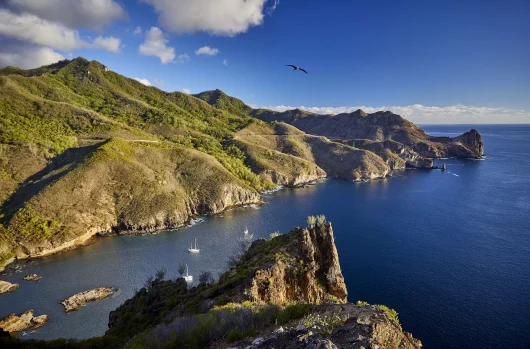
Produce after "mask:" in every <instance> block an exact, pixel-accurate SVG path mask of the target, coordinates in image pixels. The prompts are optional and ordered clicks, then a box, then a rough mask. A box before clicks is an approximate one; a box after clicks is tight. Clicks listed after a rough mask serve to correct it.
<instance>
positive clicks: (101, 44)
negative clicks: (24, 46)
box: [0, 9, 120, 52]
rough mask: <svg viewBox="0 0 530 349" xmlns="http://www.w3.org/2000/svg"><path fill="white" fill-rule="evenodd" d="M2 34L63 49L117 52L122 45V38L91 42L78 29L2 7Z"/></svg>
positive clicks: (100, 39) (98, 39) (0, 23)
mask: <svg viewBox="0 0 530 349" xmlns="http://www.w3.org/2000/svg"><path fill="white" fill-rule="evenodd" d="M0 35H4V36H7V37H11V38H15V39H17V40H21V41H25V42H28V43H32V44H37V45H42V46H47V47H50V48H54V49H58V50H63V51H71V50H75V49H78V48H99V49H104V50H108V51H111V52H117V51H119V47H120V39H117V38H114V37H106V38H104V37H97V38H96V40H94V42H93V43H91V42H89V41H86V40H83V39H81V37H80V36H79V33H78V32H77V30H72V29H70V28H67V27H65V26H63V25H61V24H58V23H54V22H50V21H47V20H44V19H41V18H39V17H37V16H35V15H32V14H28V13H22V14H16V13H13V12H11V11H8V10H6V9H0Z"/></svg>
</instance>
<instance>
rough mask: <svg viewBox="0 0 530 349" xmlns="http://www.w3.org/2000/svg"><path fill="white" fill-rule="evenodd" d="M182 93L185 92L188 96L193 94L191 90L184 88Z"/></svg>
mask: <svg viewBox="0 0 530 349" xmlns="http://www.w3.org/2000/svg"><path fill="white" fill-rule="evenodd" d="M181 91H182V92H184V93H185V94H187V95H190V94H191V90H190V89H188V88H183V89H182V90H181Z"/></svg>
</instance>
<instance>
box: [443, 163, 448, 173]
mask: <svg viewBox="0 0 530 349" xmlns="http://www.w3.org/2000/svg"><path fill="white" fill-rule="evenodd" d="M445 170H447V166H446V165H445V162H444V163H443V164H442V171H445Z"/></svg>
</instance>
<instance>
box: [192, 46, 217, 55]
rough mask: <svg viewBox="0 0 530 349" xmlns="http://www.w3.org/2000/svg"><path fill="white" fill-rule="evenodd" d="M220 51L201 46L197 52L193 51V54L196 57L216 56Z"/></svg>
mask: <svg viewBox="0 0 530 349" xmlns="http://www.w3.org/2000/svg"><path fill="white" fill-rule="evenodd" d="M220 52H221V51H219V50H218V49H216V48H211V47H210V46H203V47H201V48H199V49H197V50H195V54H196V55H197V56H200V55H205V56H216V55H218V54H219V53H220Z"/></svg>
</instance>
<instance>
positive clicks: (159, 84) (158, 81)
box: [153, 79, 164, 88]
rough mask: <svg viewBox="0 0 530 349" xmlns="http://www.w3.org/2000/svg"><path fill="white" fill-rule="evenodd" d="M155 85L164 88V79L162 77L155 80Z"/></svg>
mask: <svg viewBox="0 0 530 349" xmlns="http://www.w3.org/2000/svg"><path fill="white" fill-rule="evenodd" d="M153 85H155V86H156V87H159V88H162V87H164V81H163V80H160V79H155V81H153Z"/></svg>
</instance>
